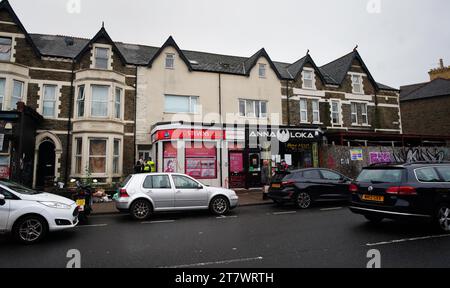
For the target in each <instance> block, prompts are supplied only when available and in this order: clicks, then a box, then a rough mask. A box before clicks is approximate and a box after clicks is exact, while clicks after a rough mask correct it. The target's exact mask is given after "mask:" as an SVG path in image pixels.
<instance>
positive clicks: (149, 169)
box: [144, 157, 156, 173]
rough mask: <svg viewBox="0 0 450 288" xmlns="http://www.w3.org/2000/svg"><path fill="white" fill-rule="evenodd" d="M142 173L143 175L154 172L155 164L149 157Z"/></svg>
mask: <svg viewBox="0 0 450 288" xmlns="http://www.w3.org/2000/svg"><path fill="white" fill-rule="evenodd" d="M144 172H145V173H150V172H151V173H154V172H156V164H155V162H153V160H152V158H151V157H150V158H149V159H148V160H147V161H146V162H145V166H144Z"/></svg>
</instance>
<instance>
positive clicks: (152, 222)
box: [141, 220, 175, 224]
mask: <svg viewBox="0 0 450 288" xmlns="http://www.w3.org/2000/svg"><path fill="white" fill-rule="evenodd" d="M173 222H175V220H161V221H147V222H141V224H161V223H173Z"/></svg>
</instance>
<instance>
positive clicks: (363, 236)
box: [0, 204, 450, 268]
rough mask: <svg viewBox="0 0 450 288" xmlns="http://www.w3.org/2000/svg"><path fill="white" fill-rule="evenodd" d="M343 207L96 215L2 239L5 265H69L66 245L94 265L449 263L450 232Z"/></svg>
mask: <svg viewBox="0 0 450 288" xmlns="http://www.w3.org/2000/svg"><path fill="white" fill-rule="evenodd" d="M338 206H340V204H337V205H336V204H334V205H331V206H330V205H327V206H321V207H314V208H313V209H311V210H307V211H304V210H303V211H299V210H296V209H294V208H293V207H289V206H285V207H281V208H280V207H277V206H272V205H262V206H249V207H240V208H238V209H236V210H235V211H232V212H231V214H230V215H228V216H227V217H215V216H211V215H210V214H208V213H207V212H195V213H192V212H190V213H167V214H160V215H155V216H154V217H153V218H152V219H150V220H149V221H147V222H136V221H133V220H132V219H131V218H130V217H128V216H127V215H115V216H113V215H111V216H93V217H91V219H90V223H89V225H87V226H79V227H77V228H75V229H73V230H70V231H63V232H58V233H53V234H50V235H49V237H48V238H47V239H46V240H45V241H44V242H42V243H40V244H38V245H34V246H22V245H20V244H17V243H15V242H13V241H12V240H11V239H10V238H8V237H5V236H0V255H1V256H0V267H3V268H4V267H59V268H64V267H66V264H67V262H68V261H69V259H68V258H67V257H66V254H67V252H68V250H70V249H78V250H79V251H80V252H81V266H82V267H86V268H90V267H174V268H196V267H202V268H204V267H208V268H209V267H221V268H258V267H261V268H302V267H308V268H310V267H311V268H317V267H319V268H321V267H327V268H328V267H331V268H333V267H356V268H365V267H366V265H367V262H368V261H369V259H368V258H367V252H368V251H369V250H371V249H378V250H379V251H380V253H381V267H383V268H388V267H450V236H448V235H439V234H438V233H437V232H436V230H434V229H433V228H431V227H430V225H429V224H428V223H402V222H394V221H386V222H383V223H382V224H380V225H376V226H373V225H371V224H369V223H367V222H366V220H365V219H364V218H363V217H361V216H358V215H354V214H352V213H351V212H350V211H349V210H348V209H347V208H345V207H343V208H340V207H338Z"/></svg>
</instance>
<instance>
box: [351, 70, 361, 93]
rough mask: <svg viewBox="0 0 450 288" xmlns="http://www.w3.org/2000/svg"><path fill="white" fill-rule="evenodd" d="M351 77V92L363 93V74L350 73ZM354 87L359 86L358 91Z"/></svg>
mask: <svg viewBox="0 0 450 288" xmlns="http://www.w3.org/2000/svg"><path fill="white" fill-rule="evenodd" d="M351 79H352V92H353V94H364V87H363V76H362V75H358V74H351ZM355 79H358V81H355ZM356 87H359V89H360V90H359V91H357V90H356Z"/></svg>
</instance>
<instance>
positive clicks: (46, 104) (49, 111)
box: [42, 85, 58, 117]
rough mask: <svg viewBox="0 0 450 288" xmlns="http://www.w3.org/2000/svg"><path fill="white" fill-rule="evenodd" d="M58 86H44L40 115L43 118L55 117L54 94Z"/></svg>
mask: <svg viewBox="0 0 450 288" xmlns="http://www.w3.org/2000/svg"><path fill="white" fill-rule="evenodd" d="M57 88H58V86H56V85H44V88H43V90H44V99H43V105H42V106H43V107H42V115H43V116H44V117H55V116H56V115H55V114H56V93H57Z"/></svg>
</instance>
